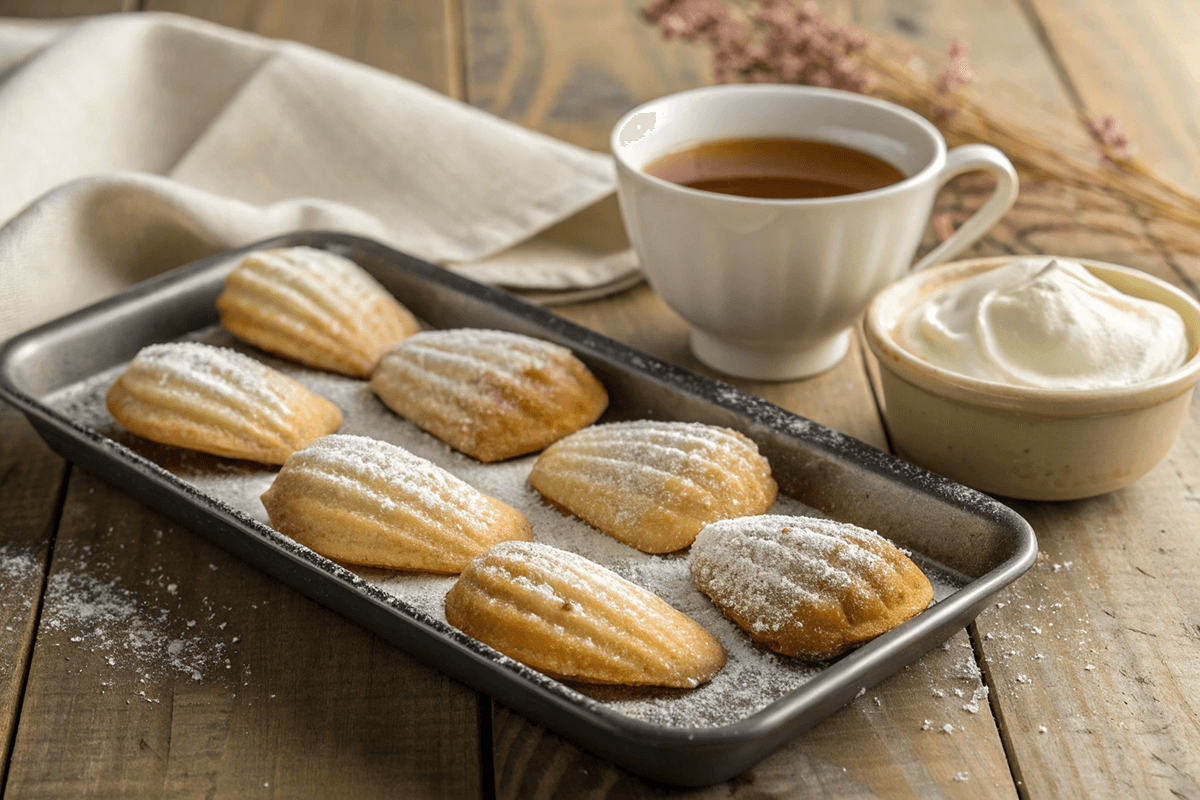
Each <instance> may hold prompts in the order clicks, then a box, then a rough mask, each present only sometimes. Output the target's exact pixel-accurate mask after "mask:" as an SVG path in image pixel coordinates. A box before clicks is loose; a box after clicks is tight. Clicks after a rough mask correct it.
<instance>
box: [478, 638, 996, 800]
mask: <svg viewBox="0 0 1200 800" xmlns="http://www.w3.org/2000/svg"><path fill="white" fill-rule="evenodd" d="M985 692H986V690H985V689H984V688H983V684H982V682H981V680H980V674H979V670H978V668H977V667H976V666H975V657H974V654H973V651H972V647H971V643H970V641H969V640H968V637H967V634H966V633H965V632H962V633H959V634H958V635H956V636H955V637H953V638H952V639H951V640H950V641H949V642H947V645H946V647H944V648H939V649H937V650H935V651H933V652H932V653H930V654H929V655H927V656H925V657H924V658H923V659H921V661H919V662H917V663H916V664H914V665H913V666H911V667H909V668H908V669H905V670H902V671H901V672H899V673H897V674H896V675H893V676H892V677H891V678H888V679H887V680H886V681H884V682H883V683H882V684H880V685H879V686H877V687H875V688H874V689H871V690H868V691H867V692H866V693H865V694H864V695H863V696H862V697H860V698H858V699H856V700H855V701H853V702H852V703H850V704H849V705H848V706H846V707H845V708H843V709H842V710H840V711H838V712H837V713H836V714H834V715H833V716H831V717H829V718H828V719H826V720H825V721H824V722H822V723H820V724H819V725H817V726H816V727H815V728H813V729H811V730H809V731H807V732H806V733H803V734H801V735H800V736H799V737H797V738H796V739H794V740H793V741H791V742H790V743H788V744H787V745H785V746H784V747H782V748H781V749H780V750H778V751H777V752H775V753H774V754H772V755H770V756H768V757H767V758H766V759H764V760H763V761H762V762H760V763H759V764H758V765H757V766H755V767H754V768H753V769H751V770H749V771H748V772H746V773H745V774H743V775H740V776H738V777H736V778H734V779H732V780H730V781H728V782H726V783H724V784H719V785H717V786H712V787H707V788H704V789H697V790H687V791H686V795H687V796H688V797H727V796H729V794H731V793H735V792H741V791H747V792H750V793H754V794H755V796H758V795H762V796H768V797H795V798H800V797H839V798H840V797H863V798H866V797H932V796H946V797H971V798H1011V797H1015V796H1016V792H1015V790H1014V787H1013V783H1012V777H1011V775H1010V774H1009V769H1008V763H1007V761H1006V760H1005V757H1004V753H1003V751H1002V750H1000V749H999V748H996V747H983V748H981V747H979V746H978V745H979V743H980V742H981V741H986V740H987V739H989V738H995V722H994V720H993V719H992V717H991V713H990V710H989V708H988V704H987V700H986V693H985ZM493 738H494V740H495V749H496V796H497V797H498V798H501V799H502V800H503V799H505V798H514V799H515V798H520V797H583V796H605V797H676V796H681V795H683V794H684V793H685V792H683V791H680V790H676V789H673V788H671V787H667V786H663V785H660V784H655V783H652V782H648V781H645V780H642V779H640V778H638V777H637V776H635V775H632V774H630V773H628V772H626V771H624V770H621V769H617V768H614V767H612V766H611V765H610V764H608V763H607V762H605V761H603V760H602V759H600V758H598V757H596V756H594V755H592V754H590V753H588V752H586V751H584V750H582V749H581V748H579V747H577V746H575V745H574V744H572V743H570V742H568V741H566V740H564V739H562V738H561V737H559V736H556V735H555V734H552V733H549V732H547V731H546V730H545V729H543V728H541V727H540V726H537V725H535V724H533V723H531V722H529V721H528V720H526V719H525V718H524V717H522V716H521V715H520V714H516V713H514V712H512V711H510V710H508V709H506V708H504V707H503V706H496V708H495V711H494V728H493Z"/></svg>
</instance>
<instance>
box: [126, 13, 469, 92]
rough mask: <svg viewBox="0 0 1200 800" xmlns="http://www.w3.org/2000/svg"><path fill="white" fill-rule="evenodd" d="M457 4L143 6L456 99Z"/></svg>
mask: <svg viewBox="0 0 1200 800" xmlns="http://www.w3.org/2000/svg"><path fill="white" fill-rule="evenodd" d="M455 2H456V0H445V2H442V1H441V0H439V1H438V2H394V0H346V2H340V3H330V2H326V0H297V1H293V0H145V2H144V3H143V4H142V5H143V8H144V9H145V10H146V11H172V12H177V13H182V14H188V15H190V16H194V17H199V18H201V19H205V20H208V21H210V22H216V23H219V24H222V25H226V26H229V27H231V28H238V29H240V30H244V31H250V32H252V33H258V34H262V35H263V36H268V37H272V38H277V39H289V40H292V41H297V42H302V43H304V44H310V45H313V46H314V47H319V48H321V49H323V50H328V51H330V52H333V53H336V54H338V55H341V56H345V57H346V58H352V59H354V60H356V61H361V62H363V63H365V64H370V65H371V66H373V67H378V68H379V69H382V70H385V71H387V72H391V73H394V74H396V75H400V76H402V77H405V78H408V79H410V80H414V81H417V82H418V83H422V84H424V85H426V86H428V87H430V88H432V89H436V90H438V91H440V92H444V93H446V94H449V95H451V96H452V97H458V96H461V93H462V90H461V77H460V73H458V71H457V70H458V65H459V64H460V63H461V58H460V55H459V53H458V52H457V48H456V46H455V39H454V38H451V37H450V36H449V33H450V24H451V23H452V22H453V21H454V20H455V18H456V17H455V12H454V8H455V6H454V3H455Z"/></svg>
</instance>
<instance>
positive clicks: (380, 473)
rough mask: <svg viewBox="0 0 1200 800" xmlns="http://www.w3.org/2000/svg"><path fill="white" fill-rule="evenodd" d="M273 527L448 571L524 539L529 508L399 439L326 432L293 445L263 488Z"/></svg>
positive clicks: (355, 551)
mask: <svg viewBox="0 0 1200 800" xmlns="http://www.w3.org/2000/svg"><path fill="white" fill-rule="evenodd" d="M262 503H263V506H264V507H266V509H267V516H268V517H269V518H270V520H271V525H272V527H274V528H275V529H276V530H277V531H279V532H280V533H282V534H284V535H286V536H289V537H291V538H292V539H294V540H295V541H297V542H299V543H300V544H302V545H304V546H305V547H308V548H309V549H311V550H315V551H316V552H318V553H320V554H321V555H323V556H326V557H327V558H331V559H333V560H335V561H342V562H345V563H348V564H360V565H363V566H371V567H383V568H386V569H405V570H418V571H422V572H438V573H447V574H453V573H457V572H458V571H460V570H461V569H462V568H463V567H464V566H465V565H466V564H467V562H468V561H469V560H470V559H471V558H473V557H474V556H477V555H479V554H480V553H482V552H483V551H485V550H487V549H488V548H489V547H491V546H492V545H494V544H496V543H497V542H502V541H505V540H508V539H530V538H531V537H532V533H531V531H530V528H529V522H528V521H527V520H526V519H525V515H524V514H522V513H521V512H520V511H517V510H516V509H514V508H511V507H510V506H507V505H505V504H504V503H501V502H500V501H499V500H496V499H494V498H491V497H488V496H487V495H484V494H481V493H480V492H478V491H476V490H475V489H474V488H472V487H471V486H469V485H468V484H466V483H464V482H463V481H461V480H459V479H458V478H456V477H454V476H453V475H451V474H450V473H449V472H447V471H446V470H444V469H442V468H441V467H439V466H437V465H436V464H433V463H432V462H429V461H426V460H425V459H423V458H420V457H418V456H415V455H413V454H412V453H410V452H408V451H407V450H405V449H404V448H402V447H397V446H396V445H393V444H388V443H387V442H381V441H377V440H375V439H370V438H367V437H365V436H348V435H336V436H326V437H324V438H321V439H318V440H317V441H315V442H313V443H312V444H311V445H309V446H308V447H306V448H304V449H303V450H300V451H298V452H296V453H293V454H292V456H291V457H290V458H288V460H287V461H286V462H284V465H283V468H282V469H280V470H279V475H277V476H276V477H275V481H274V483H272V484H271V488H269V489H268V490H267V491H266V492H265V493H264V494H263V496H262Z"/></svg>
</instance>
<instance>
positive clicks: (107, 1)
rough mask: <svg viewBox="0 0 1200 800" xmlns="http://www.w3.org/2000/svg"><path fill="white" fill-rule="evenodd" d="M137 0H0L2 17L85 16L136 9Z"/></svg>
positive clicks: (0, 15)
mask: <svg viewBox="0 0 1200 800" xmlns="http://www.w3.org/2000/svg"><path fill="white" fill-rule="evenodd" d="M137 5H138V4H137V0H0V17H40V18H44V19H49V18H52V17H84V16H89V15H92V14H109V13H112V12H114V11H136V10H137Z"/></svg>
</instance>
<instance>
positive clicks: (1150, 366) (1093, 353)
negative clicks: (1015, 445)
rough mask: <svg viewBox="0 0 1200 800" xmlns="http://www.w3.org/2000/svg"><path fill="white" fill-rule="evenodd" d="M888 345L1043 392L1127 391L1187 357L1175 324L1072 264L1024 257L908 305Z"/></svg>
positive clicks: (1164, 310) (1162, 311)
mask: <svg viewBox="0 0 1200 800" xmlns="http://www.w3.org/2000/svg"><path fill="white" fill-rule="evenodd" d="M896 339H897V342H898V344H899V345H900V346H901V347H903V348H904V349H906V350H908V351H909V352H911V353H913V354H915V355H917V356H919V357H920V358H922V359H924V360H926V361H928V362H929V363H931V364H933V365H935V366H938V367H942V368H944V369H947V370H950V371H952V372H956V373H958V374H960V375H966V376H969V377H972V378H980V379H982V380H987V381H994V382H997V383H1005V384H1011V385H1017V386H1032V387H1038V388H1044V389H1098V388H1115V387H1120V386H1131V385H1133V384H1136V383H1141V382H1142V381H1147V380H1150V379H1152V378H1156V377H1159V376H1161V375H1166V374H1167V373H1169V372H1172V371H1173V370H1175V369H1177V368H1178V367H1180V366H1181V365H1182V364H1183V363H1184V361H1186V360H1187V357H1188V339H1187V330H1186V328H1185V327H1184V323H1183V319H1182V318H1181V317H1180V316H1179V314H1178V313H1177V312H1176V311H1175V310H1174V309H1172V308H1168V307H1167V306H1165V305H1163V304H1162V303H1156V302H1154V301H1151V300H1143V299H1141V298H1137V297H1131V296H1130V295H1127V294H1124V293H1123V292H1120V291H1118V290H1117V289H1115V288H1113V287H1112V286H1110V285H1109V284H1107V283H1105V282H1104V281H1102V280H1100V279H1099V278H1097V277H1095V276H1094V275H1092V273H1090V272H1088V271H1087V270H1086V269H1084V268H1083V267H1082V266H1081V265H1079V264H1076V263H1073V262H1070V261H1062V260H1059V259H1049V260H1047V259H1044V258H1029V259H1021V260H1018V261H1014V262H1012V263H1010V264H1006V265H1004V266H1002V267H998V268H997V269H993V270H989V271H987V272H984V273H981V274H979V275H975V276H973V277H971V278H968V279H967V280H964V281H962V282H960V283H958V284H955V285H954V286H951V287H949V288H947V289H945V290H944V291H942V292H939V293H938V294H936V295H934V296H932V297H930V298H928V299H927V300H925V301H924V302H923V303H921V304H920V305H919V306H917V307H916V308H914V309H913V310H912V311H911V312H910V313H909V314H908V316H907V317H906V318H905V319H904V320H903V322H902V323H901V325H900V327H899V330H897V332H896Z"/></svg>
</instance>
